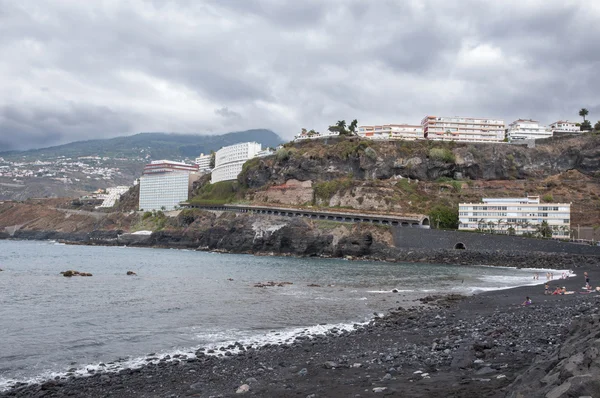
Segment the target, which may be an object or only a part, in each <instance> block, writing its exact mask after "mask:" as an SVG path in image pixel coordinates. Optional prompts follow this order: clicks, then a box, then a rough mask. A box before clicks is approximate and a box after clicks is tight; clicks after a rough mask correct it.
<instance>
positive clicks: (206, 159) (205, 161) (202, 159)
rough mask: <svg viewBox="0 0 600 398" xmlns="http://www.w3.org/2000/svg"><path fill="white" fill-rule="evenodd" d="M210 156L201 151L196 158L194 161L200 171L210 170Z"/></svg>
mask: <svg viewBox="0 0 600 398" xmlns="http://www.w3.org/2000/svg"><path fill="white" fill-rule="evenodd" d="M210 158H211V156H210V155H205V154H203V153H201V154H200V156H198V157H197V158H196V161H195V162H194V163H196V164H197V165H198V169H199V170H200V171H206V170H210Z"/></svg>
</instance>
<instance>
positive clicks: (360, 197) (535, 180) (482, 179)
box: [196, 136, 600, 227]
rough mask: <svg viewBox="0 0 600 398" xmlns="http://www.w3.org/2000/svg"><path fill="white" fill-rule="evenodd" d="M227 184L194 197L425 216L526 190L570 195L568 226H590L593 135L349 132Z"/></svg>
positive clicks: (258, 163) (595, 194)
mask: <svg viewBox="0 0 600 398" xmlns="http://www.w3.org/2000/svg"><path fill="white" fill-rule="evenodd" d="M227 184H228V186H220V187H218V189H215V187H210V189H209V187H202V188H200V189H199V191H198V194H197V199H196V200H199V199H201V200H218V199H225V200H227V201H245V202H252V203H255V204H281V205H286V206H313V207H315V206H318V207H338V208H353V209H360V210H366V211H378V212H398V213H424V214H429V213H430V212H431V211H432V209H434V208H436V207H440V206H444V207H447V208H450V209H454V211H457V209H458V203H460V202H480V201H481V198H482V197H522V196H525V195H526V194H529V195H540V196H541V197H542V199H543V201H545V202H567V203H569V202H571V203H572V209H571V212H572V213H571V216H572V225H573V226H576V225H577V224H580V225H581V226H588V227H597V226H599V225H600V137H597V136H581V137H574V138H561V139H552V140H548V141H546V142H545V143H539V144H538V145H537V146H536V147H535V148H527V147H525V146H518V145H506V144H496V145H489V144H458V143H453V142H431V141H418V142H375V141H364V140H360V139H358V138H345V139H344V138H337V139H330V140H328V141H326V142H324V141H312V142H302V143H290V144H286V145H285V148H284V149H282V150H280V151H279V152H278V153H277V154H276V155H275V156H271V157H268V158H261V159H253V160H252V161H250V162H248V163H247V164H246V165H245V167H244V171H243V172H242V174H240V176H239V177H238V181H237V182H236V183H235V184H231V183H223V185H227ZM211 195H212V196H211Z"/></svg>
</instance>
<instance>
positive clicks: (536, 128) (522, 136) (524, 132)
mask: <svg viewBox="0 0 600 398" xmlns="http://www.w3.org/2000/svg"><path fill="white" fill-rule="evenodd" d="M506 137H507V138H508V140H509V141H511V142H512V141H518V140H538V139H540V138H549V137H552V130H550V129H548V128H547V127H546V126H540V125H539V122H538V121H536V120H531V119H518V120H515V121H514V122H512V123H511V124H509V125H508V131H507V133H506Z"/></svg>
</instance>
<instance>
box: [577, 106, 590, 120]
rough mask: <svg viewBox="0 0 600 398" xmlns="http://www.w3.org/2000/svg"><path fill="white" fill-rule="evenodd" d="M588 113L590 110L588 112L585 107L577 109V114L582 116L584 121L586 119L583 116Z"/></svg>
mask: <svg viewBox="0 0 600 398" xmlns="http://www.w3.org/2000/svg"><path fill="white" fill-rule="evenodd" d="M589 114H590V112H589V111H588V110H587V109H585V108H581V109H580V110H579V116H581V117H582V118H583V121H584V122H585V121H586V120H585V117H586V116H587V115H589Z"/></svg>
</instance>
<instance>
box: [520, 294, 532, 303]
mask: <svg viewBox="0 0 600 398" xmlns="http://www.w3.org/2000/svg"><path fill="white" fill-rule="evenodd" d="M521 305H531V299H530V298H529V296H527V297H525V301H523V304H521Z"/></svg>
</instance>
